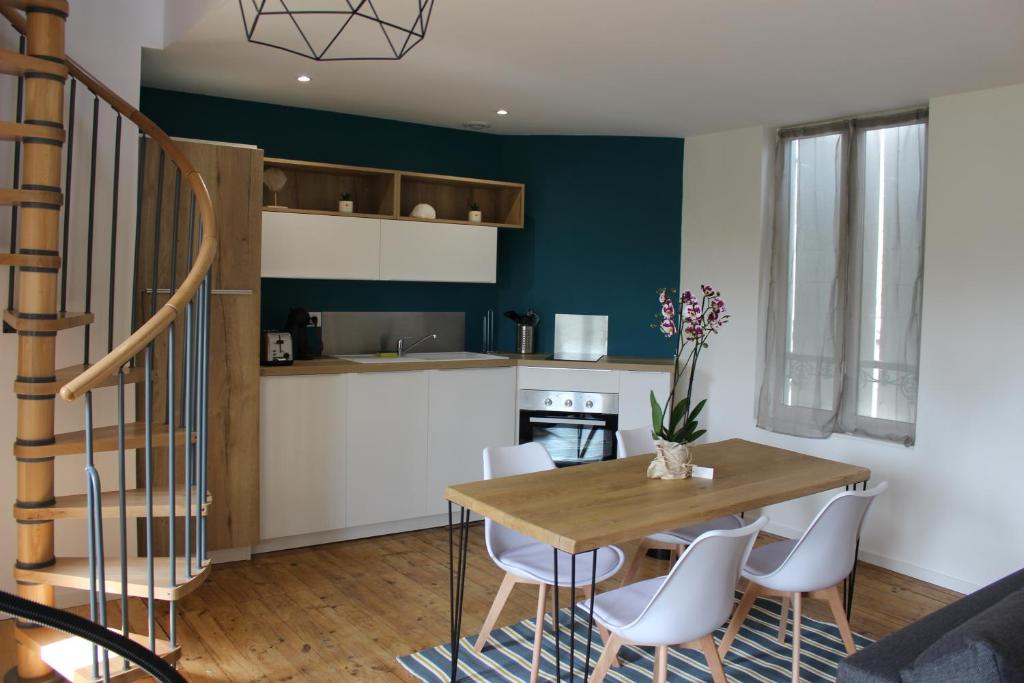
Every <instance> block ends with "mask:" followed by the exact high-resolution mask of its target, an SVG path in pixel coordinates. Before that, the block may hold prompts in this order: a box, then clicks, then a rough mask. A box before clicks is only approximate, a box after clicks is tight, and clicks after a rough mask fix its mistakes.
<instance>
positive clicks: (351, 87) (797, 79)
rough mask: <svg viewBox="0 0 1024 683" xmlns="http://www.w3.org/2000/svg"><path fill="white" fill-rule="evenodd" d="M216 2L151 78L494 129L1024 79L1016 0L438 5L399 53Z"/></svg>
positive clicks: (492, 0) (588, 127) (863, 100)
mask: <svg viewBox="0 0 1024 683" xmlns="http://www.w3.org/2000/svg"><path fill="white" fill-rule="evenodd" d="M177 1H178V0H167V2H177ZM386 1H390V2H392V3H394V2H397V1H398V0H379V2H381V3H384V2H386ZM403 1H406V2H408V1H409V0H403ZM193 2H194V0H193ZM208 2H209V4H210V5H211V9H210V10H209V11H207V12H205V13H204V14H202V15H201V16H200V18H199V19H198V21H197V22H196V23H195V24H194V25H192V26H191V28H189V29H188V30H186V31H184V33H183V34H182V35H180V36H179V37H178V39H177V40H175V42H173V43H171V44H170V45H169V46H168V47H167V48H166V49H164V50H146V51H145V54H144V57H143V79H144V83H145V84H146V85H150V86H156V87H162V88H169V89H173V90H185V91H190V92H198V93H206V94H211V95H221V96H226V97H235V98H242V99H249V100H259V101H264V102H274V103H279V104H288V105H294V106H300V107H310V108H316V109H327V110H334V111H341V112H349V113H354V114H364V115H368V116H378V117H385V118H390V119H399V120H404V121H415V122H419V123H428V124H435V125H440V126H450V127H458V126H460V125H461V123H462V122H463V121H467V120H474V119H479V120H484V121H487V122H489V123H492V124H493V130H494V131H495V132H499V133H532V134H537V133H552V134H599V135H664V136H683V137H685V136H689V135H694V134H698V133H704V132H710V131H716V130H726V129H730V128H736V127H742V126H748V125H760V124H768V125H781V124H791V123H800V122H804V121H812V120H817V119H825V118H831V117H835V116H842V115H847V114H855V113H865V112H873V111H881V110H885V109H894V108H899V107H904V106H911V105H915V104H920V103H923V102H926V101H927V100H928V99H929V98H930V97H935V96H938V95H944V94H950V93H956V92H965V91H969V90H977V89H982V88H988V87H994V86H999V85H1009V84H1013V83H1020V82H1024V0H437V4H436V6H435V8H434V12H433V17H432V19H431V22H430V28H429V31H428V34H427V37H426V39H425V40H424V41H423V42H422V43H421V44H420V45H419V46H418V47H416V48H415V49H413V50H412V51H411V52H410V53H409V54H408V55H407V56H406V57H405V58H404V59H402V60H401V61H397V62H396V61H383V62H321V63H317V62H313V61H310V60H307V59H304V58H301V57H298V56H294V55H291V54H288V53H285V52H281V51H279V50H275V49H272V48H268V47H263V46H259V45H252V44H249V43H247V42H246V40H245V36H244V33H243V26H242V20H241V15H240V13H239V5H238V2H237V1H236V0H208ZM291 4H295V3H294V2H293V3H291ZM300 73H308V74H309V75H311V76H312V78H313V80H312V82H311V83H308V84H304V85H303V84H299V83H297V82H296V80H295V77H296V75H298V74H300ZM499 108H505V109H508V110H509V111H510V112H511V114H510V115H509V116H506V117H498V116H496V115H495V113H494V112H495V110H497V109H499ZM297 133H298V134H301V131H297Z"/></svg>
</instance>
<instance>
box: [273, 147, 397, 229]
mask: <svg viewBox="0 0 1024 683" xmlns="http://www.w3.org/2000/svg"><path fill="white" fill-rule="evenodd" d="M269 168H279V169H281V170H282V171H284V174H285V177H286V178H287V179H288V180H287V182H286V183H285V186H284V187H283V188H282V189H281V191H280V192H278V193H277V202H276V203H277V204H278V205H280V206H286V207H288V209H287V210H289V211H292V212H298V211H318V212H323V213H332V214H337V213H338V200H339V199H341V195H342V193H344V192H348V193H349V194H351V195H352V199H353V201H354V202H355V208H356V210H357V211H359V213H360V215H363V216H376V217H391V216H393V215H394V213H395V186H396V184H397V177H396V175H395V172H394V171H387V170H382V169H377V168H363V167H361V166H343V165H340V164H322V163H317V162H312V161H293V160H290V159H264V162H263V169H264V171H266V170H267V169H269ZM274 203H275V202H274V193H272V192H271V191H270V190H268V189H267V187H266V186H265V185H264V186H263V205H264V206H270V205H272V204H274ZM269 210H284V209H276V208H275V209H269Z"/></svg>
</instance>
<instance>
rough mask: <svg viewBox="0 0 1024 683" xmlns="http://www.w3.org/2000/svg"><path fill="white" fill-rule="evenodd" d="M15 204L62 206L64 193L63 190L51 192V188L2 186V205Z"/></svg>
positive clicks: (0, 200)
mask: <svg viewBox="0 0 1024 683" xmlns="http://www.w3.org/2000/svg"><path fill="white" fill-rule="evenodd" d="M13 204H19V205H23V204H47V205H49V206H62V205H63V204H64V194H63V193H62V192H50V191H49V190H23V189H20V188H18V189H14V188H10V187H4V188H0V206H11V205H13Z"/></svg>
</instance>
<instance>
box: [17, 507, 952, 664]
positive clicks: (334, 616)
mask: <svg viewBox="0 0 1024 683" xmlns="http://www.w3.org/2000/svg"><path fill="white" fill-rule="evenodd" d="M633 549H634V548H633V547H632V546H630V547H624V550H626V551H627V554H628V553H631V552H632V551H633ZM665 567H666V563H664V562H659V561H657V560H653V559H650V558H647V559H645V566H644V569H643V573H644V576H645V577H646V576H656V575H658V574H660V573H664V570H665ZM500 581H501V573H500V572H499V571H498V569H497V568H496V567H495V566H494V565H493V564H492V563H491V562H490V560H489V559H488V557H487V552H486V549H485V548H484V544H483V527H482V526H480V525H474V527H473V530H472V532H471V548H470V560H469V573H468V582H467V584H466V597H465V616H464V618H463V624H464V634H470V633H473V632H474V630H475V629H477V628H479V626H480V623H481V622H482V621H483V617H484V615H485V613H486V611H487V609H488V607H489V606H490V602H491V599H492V598H493V596H494V592H495V591H496V590H497V588H498V584H499V583H500ZM609 584H610V585H609V586H607V587H614V586H615V585H617V583H614V582H609ZM567 597H568V596H567V595H566V596H563V600H564V599H565V598H567ZM957 597H958V594H957V593H955V592H953V591H949V590H946V589H943V588H938V587H936V586H933V585H931V584H927V583H924V582H922V581H917V580H915V579H911V578H908V577H906V576H902V575H900V574H895V573H893V572H890V571H887V570H884V569H880V568H878V567H874V566H871V565H864V564H862V565H861V567H860V569H859V573H858V576H857V591H856V604H855V606H854V610H853V620H852V624H853V628H854V630H855V631H858V632H860V633H863V634H864V635H867V636H870V637H872V638H878V637H880V636H882V635H885V634H886V633H889V632H890V631H893V630H895V629H898V628H900V627H901V626H903V625H905V624H907V623H909V622H911V621H913V620H915V619H918V618H920V617H922V616H924V615H925V614H928V613H929V612H932V611H934V610H936V609H938V608H939V607H941V606H943V605H945V604H947V603H949V602H951V601H952V600H954V599H955V598H957ZM562 604H566V603H564V602H563V603H562ZM535 607H536V593H535V589H533V590H531V589H529V588H527V587H519V588H516V590H515V591H514V592H513V594H512V597H511V599H510V600H509V604H508V607H506V611H505V613H504V614H503V615H502V619H501V622H500V623H502V624H508V623H512V622H514V621H518V620H521V619H526V618H528V617H531V616H532V615H533V611H534V609H535ZM116 615H117V612H116V609H115V610H113V615H112V617H111V618H112V620H113V623H118V621H117V620H119V617H118V616H116ZM808 615H809V616H812V617H820V618H827V614H826V611H825V610H823V609H820V607H819V606H818V605H816V604H814V602H813V601H812V602H810V603H809V605H808ZM131 616H132V619H133V625H135V626H133V630H138V629H141V627H143V626H144V625H145V621H144V620H145V607H144V604H143V603H142V602H141V601H135V602H134V604H133V605H132V608H131ZM161 622H162V625H163V626H166V613H165V612H164V613H163V614H162V618H161ZM178 629H179V638H180V640H181V643H182V646H183V648H184V656H183V657H182V661H181V669H182V670H183V672H184V674H185V677H186V678H187V679H188V680H189V681H193V682H200V681H237V682H239V683H241V682H245V681H322V682H324V683H327V682H329V681H341V680H355V681H407V680H414V679H412V678H411V677H410V676H408V675H407V674H406V673H405V672H404V670H403V669H402V668H401V667H400V666H399V665H398V663H397V662H396V661H395V657H396V656H397V655H401V654H406V653H409V652H413V651H416V650H420V649H422V648H425V647H427V646H430V645H436V644H438V643H443V642H448V535H447V531H446V530H444V529H430V530H427V531H419V532H413V533H407V534H398V535H394V536H386V537H380V538H373V539H366V540H361V541H349V542H347V543H337V544H332V545H324V546H318V547H315V548H304V549H301V550H290V551H282V552H277V553H269V554H266V555H259V556H257V557H255V558H254V559H253V560H252V561H249V562H237V563H232V564H226V565H218V566H216V567H214V570H213V572H212V574H211V576H210V578H209V579H208V580H207V582H206V583H205V584H204V585H203V586H202V587H201V588H200V589H199V590H197V591H196V592H195V593H194V594H192V595H190V596H189V597H187V598H186V599H185V600H184V601H183V602H182V603H181V605H180V611H179V618H178ZM160 637H166V635H165V632H161V634H160ZM13 643H14V636H13V624H12V622H11V621H10V620H7V621H4V622H0V672H2V671H6V670H7V669H8V668H9V667H11V666H12V665H13V662H14V645H13Z"/></svg>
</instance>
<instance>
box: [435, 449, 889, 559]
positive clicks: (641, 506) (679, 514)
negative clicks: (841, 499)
mask: <svg viewBox="0 0 1024 683" xmlns="http://www.w3.org/2000/svg"><path fill="white" fill-rule="evenodd" d="M692 451H693V460H694V464H697V465H702V466H705V467H714V468H715V478H714V479H713V480H708V479H681V480H663V479H648V478H647V465H648V464H649V463H650V462H651V459H652V456H651V455H638V456H635V457H632V458H623V459H620V460H606V461H604V462H599V463H594V464H589V465H583V466H580V467H566V468H562V469H557V470H549V471H545V472H534V473H531V474H523V475H518V476H514V477H503V478H500V479H492V480H490V481H477V482H472V483H468V484H457V485H455V486H449V487H448V488H447V489H446V490H445V497H446V498H447V499H448V500H450V501H452V502H453V503H456V504H458V505H461V506H463V507H466V508H469V509H470V510H472V511H473V512H476V513H478V514H480V515H483V516H484V517H487V518H489V519H492V520H494V521H495V522H497V523H499V524H501V525H503V526H506V527H508V528H510V529H514V530H516V531H518V532H520V533H522V534H526V535H527V536H530V537H531V538H535V539H537V540H538V541H542V542H543V543H547V544H548V545H552V546H555V547H557V548H559V549H561V550H564V551H565V552H567V553H580V552H585V551H587V550H593V549H594V548H597V547H599V546H602V545H608V544H612V543H622V542H625V541H630V540H633V539H637V538H642V537H644V536H646V535H648V534H651V533H654V532H658V531H665V530H666V529H673V528H677V527H681V526H687V525H689V524H694V523H696V522H702V521H705V520H709V519H714V518H716V517H721V516H723V515H728V514H735V513H739V512H744V511H746V510H752V509H754V508H759V507H763V506H765V505H771V504H773V503H781V502H782V501H786V500H792V499H794V498H800V497H802V496H807V495H810V494H812V493H818V492H819V491H827V490H828V489H834V488H838V487H840V486H845V485H847V484H855V483H859V482H862V481H867V480H868V479H869V478H870V477H871V471H870V470H869V469H867V468H865V467H857V466H855V465H847V464H844V463H840V462H835V461H832V460H825V459H823V458H815V457H812V456H809V455H804V454H802V453H795V452H793V451H786V450H783V449H781V448H773V447H771V446H765V445H763V444H758V443H752V442H750V441H744V440H742V439H730V440H728V441H719V442H717V443H709V444H703V445H700V446H695V447H693V448H692Z"/></svg>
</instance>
